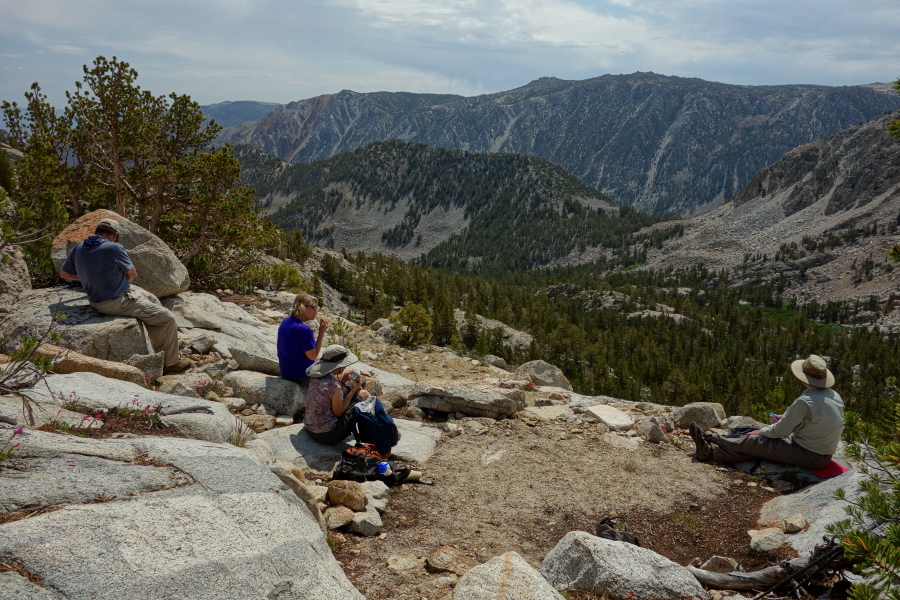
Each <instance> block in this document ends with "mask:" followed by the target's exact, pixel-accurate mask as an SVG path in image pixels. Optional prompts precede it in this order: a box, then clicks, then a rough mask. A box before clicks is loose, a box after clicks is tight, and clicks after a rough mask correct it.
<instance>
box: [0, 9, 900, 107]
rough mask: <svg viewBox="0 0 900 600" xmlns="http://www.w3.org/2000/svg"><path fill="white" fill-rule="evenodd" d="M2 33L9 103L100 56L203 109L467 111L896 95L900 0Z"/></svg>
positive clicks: (143, 21)
mask: <svg viewBox="0 0 900 600" xmlns="http://www.w3.org/2000/svg"><path fill="white" fill-rule="evenodd" d="M4 13H5V15H4V16H5V18H4V19H3V20H2V22H0V73H2V74H3V77H2V78H0V99H7V100H18V99H20V98H21V97H22V94H23V93H24V92H25V91H26V90H27V89H28V87H29V86H30V84H31V82H32V81H39V82H40V83H41V85H42V87H43V89H44V91H45V92H46V93H48V94H49V95H50V97H51V100H52V101H53V102H55V103H56V104H61V103H62V102H63V91H64V90H66V89H71V88H72V87H73V82H74V81H75V80H78V79H80V78H81V65H82V64H89V63H90V62H91V61H92V60H93V59H94V58H95V57H96V56H97V55H100V54H102V55H104V56H107V57H111V56H114V55H115V56H117V57H119V58H120V59H122V60H126V61H128V62H130V63H131V64H132V66H134V67H135V68H136V69H137V70H138V72H139V73H140V82H141V84H142V85H143V87H145V88H147V89H150V90H152V91H154V92H155V93H159V94H162V93H168V92H170V91H175V92H178V93H186V94H189V95H191V96H192V97H193V98H194V99H195V100H197V101H199V102H201V103H212V102H218V101H221V100H244V99H253V100H265V101H274V102H289V101H292V100H299V99H301V98H306V97H310V96H314V95H318V94H325V93H334V92H337V91H339V90H341V89H354V90H357V91H375V90H389V91H400V90H404V91H414V92H437V93H457V94H464V95H472V94H479V93H488V92H495V91H500V90H504V89H509V88H512V87H517V86H520V85H524V84H525V83H527V82H529V81H531V80H533V79H535V78H537V77H541V76H546V75H551V76H556V77H560V78H563V79H582V78H587V77H593V76H597V75H602V74H604V73H630V72H634V71H655V72H657V73H663V74H667V75H680V76H688V77H701V78H703V79H708V80H713V81H724V82H728V83H744V84H777V83H820V84H827V85H843V84H855V83H868V82H872V81H886V80H891V79H893V78H895V77H897V76H898V75H900V72H898V71H900V69H898V68H897V64H898V60H897V59H898V57H900V42H898V41H896V38H897V36H896V32H897V31H898V30H900V11H897V10H896V8H895V0H792V1H791V2H783V0H727V1H726V0H607V1H600V0H596V1H589V0H581V1H573V0H378V1H373V0H318V1H316V0H306V1H302V2H289V1H286V0H216V1H215V2H213V1H212V0H188V1H185V0H179V1H177V2H176V1H174V0H156V1H153V2H151V1H150V0H130V1H129V2H127V3H125V2H115V1H113V0H85V1H81V2H77V3H75V2H71V1H64V0H32V1H31V2H28V3H24V2H20V3H16V4H11V5H10V6H7V7H5V9H4Z"/></svg>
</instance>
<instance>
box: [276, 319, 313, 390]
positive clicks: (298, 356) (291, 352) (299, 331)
mask: <svg viewBox="0 0 900 600" xmlns="http://www.w3.org/2000/svg"><path fill="white" fill-rule="evenodd" d="M315 348H316V336H314V335H313V331H312V329H311V328H310V327H309V325H307V324H306V323H304V322H303V321H301V320H300V319H298V318H296V317H287V318H286V319H285V320H284V321H282V322H281V325H279V326H278V368H279V370H280V371H281V376H282V377H286V378H288V379H306V377H307V375H306V369H307V367H309V366H310V365H311V364H313V363H314V362H316V361H314V360H310V359H308V358H306V353H307V351H309V350H315Z"/></svg>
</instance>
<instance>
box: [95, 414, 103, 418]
mask: <svg viewBox="0 0 900 600" xmlns="http://www.w3.org/2000/svg"><path fill="white" fill-rule="evenodd" d="M102 416H103V415H102V414H101V415H94V418H95V419H99V418H100V417H102Z"/></svg>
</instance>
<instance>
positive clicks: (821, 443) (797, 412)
mask: <svg viewBox="0 0 900 600" xmlns="http://www.w3.org/2000/svg"><path fill="white" fill-rule="evenodd" d="M843 430H844V401H843V399H842V398H841V395H840V394H838V393H837V392H836V391H834V390H831V389H826V390H823V389H820V388H808V389H807V390H806V391H805V392H803V393H802V394H801V395H800V396H799V397H798V398H797V399H796V400H794V403H793V404H791V405H790V406H788V408H787V410H786V411H784V415H782V417H781V420H779V421H778V422H777V423H775V424H773V425H769V426H768V427H764V428H763V429H760V430H759V435H764V436H766V437H770V438H786V437H788V436H789V435H791V434H793V436H794V437H793V439H794V443H795V444H799V445H800V446H801V447H803V448H806V449H807V450H809V451H810V452H815V453H816V454H824V455H826V456H831V455H832V454H834V451H835V450H836V449H837V445H838V442H839V441H840V440H841V432H842V431H843Z"/></svg>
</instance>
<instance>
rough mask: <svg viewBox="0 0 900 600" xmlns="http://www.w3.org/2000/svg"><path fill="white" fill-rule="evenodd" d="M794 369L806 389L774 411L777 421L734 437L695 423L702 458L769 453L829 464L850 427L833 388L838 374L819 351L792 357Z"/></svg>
mask: <svg viewBox="0 0 900 600" xmlns="http://www.w3.org/2000/svg"><path fill="white" fill-rule="evenodd" d="M791 373H793V374H794V376H795V377H796V378H797V379H799V380H800V382H801V383H803V385H804V386H805V387H806V391H804V392H803V393H802V394H800V396H798V397H797V399H796V400H794V402H793V404H791V405H790V406H789V407H788V408H787V410H786V411H784V414H783V415H774V414H773V415H771V416H770V417H769V420H770V422H771V425H769V426H767V427H763V428H762V429H757V430H755V431H751V432H750V433H749V434H748V435H746V436H743V437H741V438H734V439H731V438H724V437H721V436H719V435H715V434H708V433H704V432H703V429H702V428H701V427H700V426H699V425H698V424H697V423H691V426H690V428H689V432H690V434H691V437H692V438H693V439H694V444H695V446H696V452H697V460H700V461H708V460H713V461H715V462H721V463H736V462H742V461H746V460H755V459H758V458H764V459H766V460H772V461H775V462H780V463H784V464H788V465H795V466H798V467H805V468H807V469H821V468H823V467H825V466H827V465H828V464H829V463H830V462H831V456H832V455H833V454H834V451H835V450H836V449H837V445H838V442H839V441H840V439H841V432H843V430H844V401H843V399H842V398H841V396H840V394H838V393H837V392H836V391H834V390H833V389H831V387H832V386H833V385H834V375H833V374H832V373H831V371H830V370H828V368H827V367H826V365H825V360H824V359H823V358H822V357H821V356H816V355H815V354H812V355H810V357H809V358H807V359H806V360H795V361H794V362H793V363H791Z"/></svg>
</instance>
